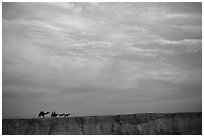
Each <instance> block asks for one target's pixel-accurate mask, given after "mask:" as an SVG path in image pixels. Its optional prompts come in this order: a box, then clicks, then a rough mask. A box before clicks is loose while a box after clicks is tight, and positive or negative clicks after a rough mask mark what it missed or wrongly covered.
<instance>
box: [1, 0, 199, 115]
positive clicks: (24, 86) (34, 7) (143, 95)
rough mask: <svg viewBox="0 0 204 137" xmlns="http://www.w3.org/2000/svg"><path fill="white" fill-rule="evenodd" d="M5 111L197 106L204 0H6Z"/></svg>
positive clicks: (157, 109)
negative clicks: (122, 0) (116, 0)
mask: <svg viewBox="0 0 204 137" xmlns="http://www.w3.org/2000/svg"><path fill="white" fill-rule="evenodd" d="M2 5H3V7H2V12H3V19H2V24H3V27H2V32H3V36H2V41H3V45H2V69H3V73H2V74H3V76H2V77H3V78H2V86H3V88H2V92H3V93H2V98H3V102H2V107H3V110H2V112H3V117H35V116H37V114H38V112H39V111H41V110H44V111H52V110H55V111H56V112H69V113H71V114H72V115H75V116H78V115H106V114H119V113H120V114H124V113H141V112H185V111H189V112H190V111H202V3H5V2H4V3H3V4H2Z"/></svg>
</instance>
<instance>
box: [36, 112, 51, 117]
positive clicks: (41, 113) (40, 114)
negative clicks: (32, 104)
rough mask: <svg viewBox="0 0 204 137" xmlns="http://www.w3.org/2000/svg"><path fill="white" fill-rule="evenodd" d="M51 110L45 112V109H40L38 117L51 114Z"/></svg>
mask: <svg viewBox="0 0 204 137" xmlns="http://www.w3.org/2000/svg"><path fill="white" fill-rule="evenodd" d="M49 113H50V112H44V111H40V113H39V114H38V118H40V117H45V115H47V114H49Z"/></svg>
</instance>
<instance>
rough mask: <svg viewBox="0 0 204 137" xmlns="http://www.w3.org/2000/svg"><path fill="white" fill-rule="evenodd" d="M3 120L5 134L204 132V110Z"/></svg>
mask: <svg viewBox="0 0 204 137" xmlns="http://www.w3.org/2000/svg"><path fill="white" fill-rule="evenodd" d="M2 124H3V126H2V128H3V129H2V132H3V135H5V134H17V135H52V134H77V135H83V134H84V135H92V134H95V135H105V134H108V135H121V134H126V135H128V134H136V135H139V134H147V135H148V134H202V113H201V112H198V113H144V114H127V115H114V116H86V117H69V118H42V119H37V118H36V119H3V122H2Z"/></svg>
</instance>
